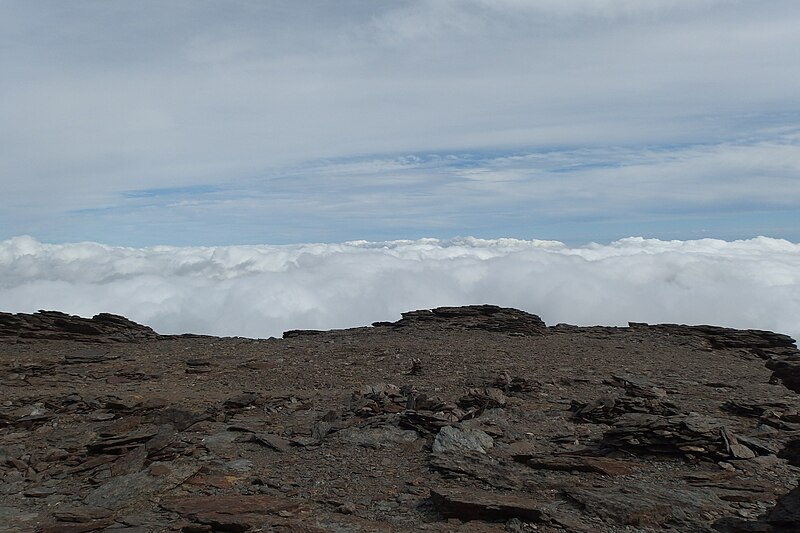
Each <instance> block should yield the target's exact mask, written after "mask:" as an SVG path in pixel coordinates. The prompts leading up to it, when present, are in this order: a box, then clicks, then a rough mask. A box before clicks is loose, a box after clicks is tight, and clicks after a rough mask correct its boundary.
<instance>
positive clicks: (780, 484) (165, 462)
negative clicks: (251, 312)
mask: <svg viewBox="0 0 800 533" xmlns="http://www.w3.org/2000/svg"><path fill="white" fill-rule="evenodd" d="M0 387H2V388H0V390H2V391H3V395H2V398H0V532H2V531H9V532H11V531H13V532H25V531H36V532H44V533H56V532H67V533H69V532H76V533H79V532H91V531H109V532H127V533H140V532H148V531H181V532H185V533H192V532H195V533H199V532H217V531H218V532H222V531H227V532H231V531H233V532H250V531H252V532H256V531H286V532H290V531H291V532H301V533H302V532H304V531H305V532H344V531H348V532H350V531H352V532H379V531H380V532H387V531H440V532H449V531H457V532H490V531H497V532H500V531H517V532H524V531H537V532H553V533H554V532H592V533H617V532H620V533H621V532H651V531H661V530H673V531H691V532H714V531H716V532H722V533H726V532H727V533H734V532H773V533H779V532H790V531H798V530H800V526H799V525H798V524H799V522H800V492H798V491H800V488H798V479H800V414H798V413H800V396H798V395H797V393H796V392H797V391H798V390H800V353H798V351H797V349H796V347H795V343H794V341H793V340H792V339H789V338H788V337H786V336H784V335H779V334H775V333H771V332H764V331H755V330H746V331H740V330H730V329H725V328H719V327H713V326H681V325H673V324H666V325H653V326H650V325H646V324H631V325H630V326H629V327H627V328H606V327H576V326H569V325H563V324H559V325H556V326H552V327H547V326H546V325H545V324H544V323H543V322H542V321H541V320H540V319H539V317H537V316H535V315H531V314H528V313H524V312H522V311H517V310H514V309H505V308H500V307H496V306H489V305H483V306H467V307H448V308H439V309H433V310H422V311H413V312H409V313H404V314H403V317H402V319H401V320H399V321H397V322H393V323H376V324H374V325H373V326H372V327H365V328H356V329H351V330H340V331H330V332H322V331H309V330H296V331H292V332H287V333H286V334H285V335H284V338H283V339H261V340H254V339H240V338H229V339H220V338H214V337H202V336H191V335H185V336H166V335H158V334H157V333H155V332H154V331H153V330H151V329H150V328H147V327H146V326H141V325H138V324H135V323H133V322H131V321H129V320H127V319H125V318H124V317H119V316H115V315H107V314H101V315H97V316H95V317H94V318H91V319H84V318H80V317H73V316H69V315H65V314H63V313H57V312H39V313H36V314H33V315H23V314H18V315H12V314H8V313H0Z"/></svg>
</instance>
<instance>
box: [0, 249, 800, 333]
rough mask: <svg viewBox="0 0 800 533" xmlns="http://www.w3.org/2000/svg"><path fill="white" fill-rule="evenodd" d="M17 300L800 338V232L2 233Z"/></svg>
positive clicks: (6, 306)
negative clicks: (398, 236) (44, 236)
mask: <svg viewBox="0 0 800 533" xmlns="http://www.w3.org/2000/svg"><path fill="white" fill-rule="evenodd" d="M0 301H1V302H3V304H2V305H3V309H2V310H3V311H14V312H33V311H35V310H38V309H54V310H61V311H65V312H68V313H73V314H79V315H83V316H91V315H93V314H95V313H99V312H112V313H118V314H122V315H125V316H127V317H129V318H131V319H133V320H136V321H137V322H141V323H145V324H148V325H150V326H152V327H153V328H154V329H156V330H157V331H159V332H161V333H181V332H193V333H205V334H214V335H239V336H248V337H267V336H279V335H280V334H281V332H283V331H284V330H287V329H295V328H316V329H329V328H342V327H351V326H361V325H367V324H369V323H371V322H373V321H378V320H397V319H398V318H399V317H400V313H401V312H403V311H408V310H413V309H422V308H431V307H436V306H442V305H464V304H474V303H492V304H497V305H501V306H509V307H516V308H519V309H523V310H526V311H529V312H533V313H536V314H539V315H540V316H541V317H542V318H543V319H544V320H545V321H546V322H547V323H548V324H551V325H552V324H555V323H558V322H567V323H573V324H581V325H591V324H607V325H624V324H625V323H626V322H627V321H641V322H650V323H658V322H679V323H688V324H700V323H704V324H715V325H722V326H729V327H737V328H758V329H768V330H773V331H778V332H782V333H788V334H790V335H792V336H794V337H795V338H797V337H798V336H800V244H794V243H791V242H788V241H785V240H779V239H771V238H765V237H759V238H755V239H750V240H742V241H733V242H726V241H721V240H714V239H703V240H693V241H660V240H653V239H642V238H638V237H633V238H628V239H622V240H620V241H616V242H613V243H611V244H608V245H598V244H592V245H588V246H583V247H578V248H570V247H567V246H565V245H564V244H562V243H559V242H555V241H536V240H532V241H524V240H514V239H500V240H481V239H474V238H464V239H455V240H450V241H441V240H436V239H423V240H416V241H391V242H361V241H360V242H350V243H343V244H303V245H289V246H229V247H203V248H201V247H153V248H120V247H109V246H105V245H101V244H96V243H77V244H60V245H54V244H43V243H41V242H39V241H37V240H35V239H33V238H31V237H15V238H13V239H10V240H6V241H2V242H0Z"/></svg>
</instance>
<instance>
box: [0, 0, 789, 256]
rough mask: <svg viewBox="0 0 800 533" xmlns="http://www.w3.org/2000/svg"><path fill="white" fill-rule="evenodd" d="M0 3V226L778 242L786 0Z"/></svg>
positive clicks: (187, 235)
mask: <svg viewBox="0 0 800 533" xmlns="http://www.w3.org/2000/svg"><path fill="white" fill-rule="evenodd" d="M1 9H2V16H0V66H2V68H3V72H4V74H5V76H4V83H2V84H0V124H2V127H0V185H2V187H3V192H4V195H3V199H2V200H1V201H0V202H2V209H0V228H2V232H1V233H2V234H0V237H2V238H9V237H12V236H14V235H23V234H31V235H34V236H36V237H37V238H39V239H43V240H47V241H57V242H64V241H77V240H93V241H101V242H108V243H115V244H123V245H132V246H147V245H153V244H163V243H169V244H194V245H202V244H231V243H261V242H270V243H290V242H313V241H327V242H341V241H347V240H352V239H371V240H393V239H398V238H418V237H423V236H433V237H441V238H448V237H452V236H454V235H469V234H471V235H476V236H480V237H498V236H511V237H519V238H531V237H535V238H553V239H558V240H565V241H568V242H570V243H585V242H588V241H590V240H599V241H602V242H609V241H611V240H614V239H618V238H620V237H624V236H629V235H638V234H643V233H645V234H648V235H655V236H659V237H662V238H682V239H687V238H696V237H699V236H703V235H704V234H710V235H711V236H717V237H722V238H732V239H735V238H741V237H751V236H756V235H760V234H768V235H771V236H775V237H783V238H787V239H790V240H798V239H800V235H799V234H798V229H797V227H796V224H794V225H793V224H791V223H790V222H787V221H789V220H790V219H791V213H792V212H793V211H796V210H797V208H798V188H799V187H798V186H797V177H796V176H797V163H796V162H797V161H798V160H800V158H798V157H797V152H798V129H797V124H798V120H797V119H798V116H800V99H798V96H797V95H798V94H800V71H798V66H797V61H796V52H795V51H796V50H797V49H798V48H800V33H798V32H797V31H796V28H797V27H798V24H800V4H798V3H796V2H794V1H790V0H766V1H761V2H753V1H746V0H705V1H697V2H681V1H678V0H637V1H633V0H576V1H574V2H558V1H555V0H537V1H530V2H523V1H518V0H498V1H491V2H490V1H484V0H468V1H459V2H456V1H448V0H436V1H434V0H406V1H401V2H391V3H383V2H365V1H363V0H347V1H342V2H336V3H329V2H317V1H312V2H295V3H275V2H261V3H260V2H249V1H233V2H225V3H224V5H223V4H222V3H215V2H190V1H180V0H179V1H176V2H170V3H168V4H166V5H165V4H164V3H162V2H152V1H150V2H148V1H145V2H136V3H126V2H115V3H108V2H98V1H92V0H81V1H78V2H71V3H70V6H69V7H66V6H64V5H63V3H60V2H52V1H50V2H48V1H44V2H19V3H5V4H4V5H3V6H2V8H1ZM43 191H44V192H43ZM737 214H738V216H739V217H738V218H739V219H740V220H746V221H747V223H746V224H744V223H739V224H738V225H737V223H736V220H735V219H736V216H735V215H737ZM670 217H672V218H670ZM692 221H694V222H692ZM704 232H707V233H704Z"/></svg>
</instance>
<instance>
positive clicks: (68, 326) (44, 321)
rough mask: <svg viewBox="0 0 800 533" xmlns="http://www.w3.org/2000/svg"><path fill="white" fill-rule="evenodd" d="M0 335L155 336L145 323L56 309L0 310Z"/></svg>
mask: <svg viewBox="0 0 800 533" xmlns="http://www.w3.org/2000/svg"><path fill="white" fill-rule="evenodd" d="M0 338H5V339H49V340H70V341H78V342H140V341H144V340H154V339H157V338H158V334H157V333H156V332H155V331H153V330H152V329H151V328H149V327H147V326H142V325H141V324H137V323H136V322H133V321H131V320H128V319H127V318H125V317H124V316H119V315H112V314H110V313H100V314H99V315H95V316H94V317H92V318H81V317H79V316H73V315H68V314H66V313H61V312H58V311H38V312H37V313H34V314H25V313H17V314H11V313H0Z"/></svg>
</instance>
